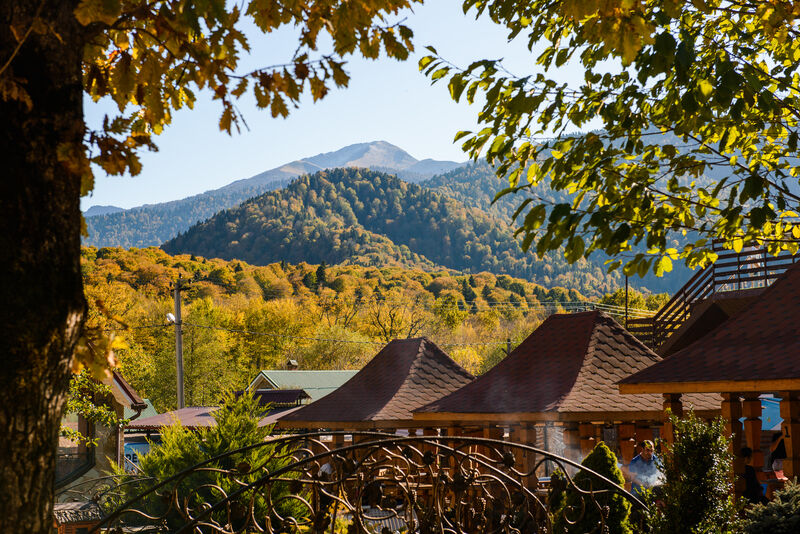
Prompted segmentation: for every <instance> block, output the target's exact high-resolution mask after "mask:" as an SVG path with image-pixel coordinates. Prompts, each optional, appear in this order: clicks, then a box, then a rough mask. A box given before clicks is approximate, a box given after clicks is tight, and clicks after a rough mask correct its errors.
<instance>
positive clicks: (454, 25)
mask: <svg viewBox="0 0 800 534" xmlns="http://www.w3.org/2000/svg"><path fill="white" fill-rule="evenodd" d="M402 17H407V18H406V24H407V25H408V26H410V27H411V28H412V29H413V30H414V34H415V39H414V43H415V46H416V51H415V52H414V54H412V56H411V57H410V58H409V60H408V61H405V62H398V61H394V60H389V59H386V58H382V59H380V60H377V61H369V60H364V59H360V58H356V57H354V58H352V59H351V60H350V61H349V62H348V66H347V70H348V72H349V73H350V74H351V78H352V79H351V82H350V86H349V87H348V88H346V89H340V90H334V91H332V92H331V93H329V94H328V96H327V97H326V98H325V99H323V100H322V101H320V102H317V103H316V104H315V103H313V102H312V101H311V99H310V98H306V99H305V100H304V101H303V102H301V105H300V107H299V108H298V109H295V110H292V113H291V114H290V115H289V117H288V118H287V119H273V118H271V116H270V115H269V113H268V112H267V111H264V110H258V109H257V108H256V107H255V106H254V104H253V101H252V99H251V98H249V97H244V98H243V99H242V100H241V101H240V102H239V108H240V109H241V111H242V112H243V113H244V115H245V118H246V120H247V123H248V125H249V127H250V130H249V131H246V130H243V131H242V133H240V134H233V135H232V136H228V135H227V134H225V133H223V132H220V131H219V129H218V126H217V124H218V119H219V112H220V107H219V104H218V103H217V102H214V101H212V100H211V98H210V96H209V95H208V94H207V93H202V94H201V95H199V98H198V102H197V104H196V106H195V109H194V110H184V111H181V112H178V113H177V114H176V115H175V116H174V118H173V123H172V125H171V126H170V127H169V128H168V129H167V130H166V131H165V133H164V134H162V135H161V136H159V137H157V138H156V139H155V141H156V144H158V146H159V151H158V152H157V153H144V154H142V160H143V165H144V169H143V171H142V173H141V174H139V175H138V176H135V177H130V176H124V177H109V176H105V175H104V173H103V172H102V171H101V170H99V169H96V170H95V175H96V184H95V190H94V192H93V193H92V195H91V196H89V197H86V198H84V199H83V201H82V208H83V209H86V208H88V207H89V206H92V205H96V204H99V205H107V204H110V205H115V206H120V207H123V208H130V207H134V206H138V205H141V204H146V203H158V202H165V201H168V200H175V199H179V198H184V197H187V196H190V195H194V194H197V193H201V192H203V191H207V190H209V189H215V188H217V187H220V186H223V185H225V184H227V183H230V182H232V181H233V180H237V179H240V178H247V177H249V176H253V175H255V174H258V173H259V172H262V171H265V170H267V169H271V168H274V167H277V166H279V165H282V164H283V163H287V162H289V161H293V160H296V159H300V158H303V157H307V156H312V155H315V154H318V153H321V152H329V151H332V150H336V149H339V148H341V147H343V146H346V145H349V144H353V143H360V142H365V141H375V140H385V141H388V142H390V143H393V144H395V145H397V146H399V147H401V148H403V149H405V150H406V151H408V152H409V153H410V154H411V155H412V156H414V157H416V158H418V159H424V158H434V159H446V160H456V161H463V160H465V159H467V158H466V156H465V155H464V154H463V153H462V151H461V149H460V146H459V144H454V143H453V136H454V135H455V133H456V132H457V131H459V130H463V129H474V128H475V127H476V115H477V112H478V110H479V108H478V106H469V105H467V104H466V103H465V102H464V103H461V104H456V103H454V102H452V101H451V100H450V98H449V94H448V91H447V87H446V85H444V84H441V83H440V84H437V85H435V86H431V85H430V82H429V80H428V79H426V78H425V77H424V76H423V75H422V74H421V73H419V71H418V68H417V61H418V60H419V58H420V57H422V55H424V53H425V50H424V46H425V45H428V44H430V45H433V46H435V47H436V48H437V50H438V51H439V53H440V54H442V55H443V56H444V57H446V58H447V59H449V60H451V61H452V62H454V63H456V64H457V65H466V64H468V63H469V62H470V61H472V60H475V59H480V58H504V61H505V64H506V65H507V66H508V68H509V69H510V70H511V71H512V72H514V73H530V72H534V71H535V70H534V69H535V65H534V63H535V57H536V55H537V54H536V53H530V52H528V50H527V48H526V43H525V42H524V40H521V39H520V40H517V41H518V42H517V41H515V42H513V43H510V44H509V43H508V42H507V39H506V37H505V32H504V31H503V30H502V28H500V27H498V26H496V25H494V24H493V23H492V22H491V21H489V20H488V19H486V18H483V19H481V20H478V21H476V20H475V19H474V15H473V14H469V15H466V16H465V15H464V14H463V13H462V11H461V7H460V3H459V2H435V3H429V4H428V5H425V6H417V7H416V8H415V10H414V12H413V13H412V12H409V13H406V14H404V15H403V16H402ZM402 17H401V18H402ZM246 33H247V35H248V38H249V39H250V40H251V45H252V46H253V51H252V53H251V55H250V56H249V57H247V58H245V59H244V61H243V65H242V70H246V69H248V68H255V67H258V66H264V65H271V64H275V63H283V62H285V61H286V60H287V59H288V58H290V57H291V54H292V51H293V50H294V47H295V46H296V41H295V37H294V32H293V31H291V30H287V31H281V32H278V33H277V34H273V35H269V36H263V35H261V34H259V33H258V32H257V31H247V32H246ZM559 76H560V77H562V78H563V79H566V80H570V79H572V78H574V79H575V80H574V81H575V82H576V83H578V82H579V81H580V73H579V72H578V71H576V70H573V69H567V70H563V71H561V72H559ZM106 106H107V104H106V103H103V102H101V103H97V104H95V103H92V102H91V101H87V102H86V115H87V120H88V122H89V124H90V125H91V124H98V123H99V121H100V120H102V117H103V114H104V113H105V112H106V110H107V109H108V108H107V107H106Z"/></svg>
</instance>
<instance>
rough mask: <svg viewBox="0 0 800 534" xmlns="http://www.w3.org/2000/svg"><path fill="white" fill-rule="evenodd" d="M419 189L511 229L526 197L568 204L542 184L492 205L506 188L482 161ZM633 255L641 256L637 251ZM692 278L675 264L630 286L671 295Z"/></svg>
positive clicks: (595, 260) (594, 259) (599, 257)
mask: <svg viewBox="0 0 800 534" xmlns="http://www.w3.org/2000/svg"><path fill="white" fill-rule="evenodd" d="M700 180H705V181H708V182H709V183H710V182H711V178H708V177H702V178H700ZM420 185H421V186H423V187H427V188H430V189H432V190H434V191H437V192H440V193H442V194H444V195H447V196H449V197H451V198H454V199H456V200H458V201H459V202H462V203H463V204H465V205H466V206H473V207H478V208H481V209H483V210H485V211H486V212H487V213H489V214H491V215H494V216H496V217H498V218H500V219H502V220H503V221H505V222H506V223H507V224H509V225H511V227H512V228H516V227H517V226H518V224H516V223H514V222H513V221H512V217H513V215H514V212H515V211H516V209H517V208H518V207H519V205H520V204H521V203H522V201H523V200H524V199H525V198H528V196H530V195H534V196H535V198H536V200H537V201H541V202H545V203H547V204H549V205H552V204H557V203H560V202H569V201H570V200H569V199H568V198H567V195H565V194H564V193H561V192H559V191H552V190H551V189H550V188H548V187H546V186H545V185H544V184H542V185H539V186H538V187H536V188H533V189H532V190H531V191H530V192H520V193H517V194H508V195H504V196H502V197H500V198H499V199H498V200H497V201H496V202H494V203H492V201H493V200H494V198H495V195H496V194H497V192H498V191H502V190H503V189H505V188H507V187H508V182H507V181H506V180H504V179H501V178H499V177H498V176H497V175H496V174H495V173H494V170H493V169H492V168H491V166H489V164H487V163H486V161H485V160H480V161H477V162H472V163H469V164H468V165H465V166H463V167H460V168H458V169H455V170H452V171H450V172H448V173H446V174H441V175H438V176H434V177H432V178H429V179H428V180H424V181H422V182H420ZM674 246H675V247H676V248H677V247H678V246H680V244H679V243H677V242H676V243H675V245H674ZM636 251H637V252H639V251H641V252H645V250H644V249H643V248H641V247H640V248H638V249H636ZM531 254H533V252H531ZM554 255H555V254H554ZM607 259H608V256H606V255H604V254H599V253H597V252H595V253H594V254H592V256H591V257H590V262H591V263H592V264H594V265H597V266H600V267H602V266H603V264H604V262H605V261H606V260H607ZM545 261H547V262H549V261H551V260H549V259H547V260H545ZM576 269H581V267H580V266H576ZM692 274H693V271H691V270H690V269H688V268H687V267H685V266H683V264H681V263H679V262H675V263H673V271H672V272H671V273H669V274H668V275H666V276H664V277H660V278H659V277H657V276H655V275H654V274H652V273H648V274H647V276H645V277H644V278H639V277H638V276H635V277H632V278H631V279H630V283H631V285H632V286H634V287H640V288H642V287H643V288H647V289H648V290H650V291H653V292H655V293H660V292H668V293H674V292H676V291H677V290H678V289H680V288H681V287H682V286H683V284H684V283H686V281H687V280H688V279H689V278H690V277H691V276H692Z"/></svg>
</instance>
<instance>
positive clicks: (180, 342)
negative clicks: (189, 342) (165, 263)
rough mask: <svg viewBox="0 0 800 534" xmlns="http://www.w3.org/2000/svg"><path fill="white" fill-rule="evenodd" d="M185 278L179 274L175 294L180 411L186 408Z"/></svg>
mask: <svg viewBox="0 0 800 534" xmlns="http://www.w3.org/2000/svg"><path fill="white" fill-rule="evenodd" d="M184 287H185V286H184V283H183V277H182V276H181V275H180V274H179V275H178V281H177V282H176V283H175V286H174V289H173V293H174V297H175V359H176V364H177V370H178V372H177V375H178V376H177V379H178V409H181V408H183V407H184V396H183V332H182V328H183V320H182V319H181V290H182V289H183V288H184Z"/></svg>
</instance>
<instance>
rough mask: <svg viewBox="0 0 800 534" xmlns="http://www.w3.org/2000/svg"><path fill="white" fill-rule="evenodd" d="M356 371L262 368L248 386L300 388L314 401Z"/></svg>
mask: <svg viewBox="0 0 800 534" xmlns="http://www.w3.org/2000/svg"><path fill="white" fill-rule="evenodd" d="M356 373H358V371H301V370H294V371H288V370H285V369H280V370H264V371H261V372H260V373H258V376H256V377H255V378H254V379H253V381H252V382H250V388H251V389H252V388H256V389H265V388H274V389H302V390H304V391H305V392H306V393H308V395H309V396H310V397H311V402H314V401H315V400H317V399H321V398H322V397H324V396H325V395H327V394H328V393H330V392H332V391H334V390H335V389H337V388H339V386H341V385H342V384H344V383H345V382H347V381H348V380H350V379H351V378H352V377H353V376H355V375H356Z"/></svg>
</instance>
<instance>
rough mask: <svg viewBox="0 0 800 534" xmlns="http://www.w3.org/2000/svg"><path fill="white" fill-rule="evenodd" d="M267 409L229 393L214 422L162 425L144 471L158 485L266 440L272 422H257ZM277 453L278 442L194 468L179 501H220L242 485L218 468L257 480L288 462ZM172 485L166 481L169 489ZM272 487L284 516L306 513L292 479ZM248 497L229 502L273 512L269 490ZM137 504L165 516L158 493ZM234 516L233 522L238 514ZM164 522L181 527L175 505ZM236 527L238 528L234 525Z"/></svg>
mask: <svg viewBox="0 0 800 534" xmlns="http://www.w3.org/2000/svg"><path fill="white" fill-rule="evenodd" d="M263 411H264V408H263V407H261V406H259V404H258V401H256V400H254V399H253V398H252V397H251V396H249V395H242V396H240V397H238V398H236V397H235V396H234V395H233V394H231V393H227V394H225V396H224V398H223V402H222V406H221V407H220V408H219V409H218V410H216V411H215V412H214V413H213V417H214V419H215V421H216V425H215V426H212V427H207V428H202V429H199V430H197V431H191V430H189V429H187V428H185V427H183V426H181V425H180V424H177V423H176V424H174V425H172V426H170V427H166V428H164V429H162V432H161V444H160V445H154V446H153V447H152V448H151V450H150V452H149V453H148V454H146V455H144V456H141V457H140V458H139V467H140V468H141V471H142V475H143V476H144V477H149V478H151V479H153V480H155V482H153V484H152V485H155V483H157V482H161V481H163V480H166V479H168V478H170V477H172V476H174V475H176V474H178V473H180V472H181V471H183V470H186V469H188V468H190V467H192V466H194V465H196V464H198V463H200V462H203V461H205V460H208V459H210V458H214V457H215V456H218V455H221V454H223V453H225V452H227V451H232V450H236V449H240V448H243V447H247V446H250V445H255V444H258V443H262V442H263V441H264V439H265V438H266V437H267V436H268V435H269V432H270V427H259V426H258V422H259V420H260V419H261V416H262V414H263ZM273 452H274V447H272V446H268V445H267V446H262V447H256V448H254V449H250V450H248V451H245V452H242V453H237V454H235V455H230V456H227V457H225V458H222V459H220V460H218V461H216V462H213V463H211V464H207V465H206V466H205V467H204V468H203V469H202V470H200V471H196V472H194V473H192V474H190V475H189V476H187V477H186V478H183V479H181V480H180V481H179V482H178V486H177V495H178V498H179V501H180V502H184V500H186V501H188V502H190V503H191V505H192V506H193V507H195V509H197V508H198V506H201V504H202V503H206V504H208V505H213V504H216V503H217V502H219V501H220V500H221V498H222V497H223V494H222V492H224V493H225V494H228V495H230V494H231V493H232V492H234V491H236V490H237V489H239V488H240V485H239V484H238V483H237V482H236V481H235V480H234V478H233V477H231V476H230V475H229V474H228V473H227V472H222V471H216V470H215V469H222V470H230V469H236V470H238V471H239V473H238V474H237V476H236V479H238V480H239V481H241V482H245V483H250V482H254V481H256V480H258V479H259V478H261V477H263V476H264V474H265V472H266V471H269V472H272V471H274V470H276V469H279V468H280V467H282V466H283V465H284V464H285V463H286V461H287V460H280V461H279V460H275V459H273V458H271V456H272V454H273ZM251 469H252V470H251ZM118 474H121V473H118ZM134 486H136V485H134ZM132 487H133V486H132ZM173 487H174V486H172V485H168V488H170V489H172V488H173ZM270 488H271V491H268V493H269V496H268V497H269V499H270V500H271V502H272V503H277V504H275V511H276V512H278V514H279V515H280V516H282V517H284V518H286V517H290V516H292V517H296V518H298V519H300V518H302V517H303V514H304V510H305V508H304V507H302V506H300V503H299V501H298V500H297V499H294V498H291V497H290V492H289V487H288V483H279V484H274V485H272V486H271V487H270ZM140 489H141V486H136V489H135V490H134V491H133V492H132V494H131V495H127V496H126V499H127V498H130V497H132V496H133V495H135V494H136V493H138V492H139V490H140ZM220 490H222V491H220ZM265 491H266V490H265ZM250 497H252V495H250V494H249V493H248V492H245V493H244V494H243V495H242V496H241V498H240V502H232V503H231V507H232V509H233V510H234V511H236V510H241V511H242V512H245V511H246V510H248V509H249V507H250V506H252V507H253V511H254V512H255V517H257V518H260V520H262V521H263V518H265V517H266V516H267V515H268V512H269V508H268V504H267V501H266V499H265V498H264V497H265V495H263V494H259V493H258V492H257V494H256V495H255V497H254V500H253V501H252V502H251V501H250ZM134 507H135V508H137V509H139V510H142V511H146V512H147V513H148V514H150V515H152V516H156V517H160V516H162V515H163V514H164V513H165V512H166V511H167V508H166V502H165V501H164V499H163V498H161V497H159V496H157V495H151V496H150V497H149V498H146V499H145V500H144V502H140V503H137V504H135V505H134ZM234 515H237V514H234ZM219 519H223V518H219ZM233 519H234V521H235V520H236V519H237V517H234V518H233ZM238 519H239V520H240V521H245V520H246V519H247V517H246V515H245V514H244V513H240V514H238ZM166 521H167V526H168V527H170V528H171V529H172V528H177V527H178V526H180V525H183V524H184V522H185V521H184V519H183V517H182V516H181V514H180V513H179V512H178V511H176V510H174V509H173V510H172V511H170V513H169V514H168V515H167V516H166ZM233 526H234V528H240V527H239V526H238V525H236V524H234V525H233Z"/></svg>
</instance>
